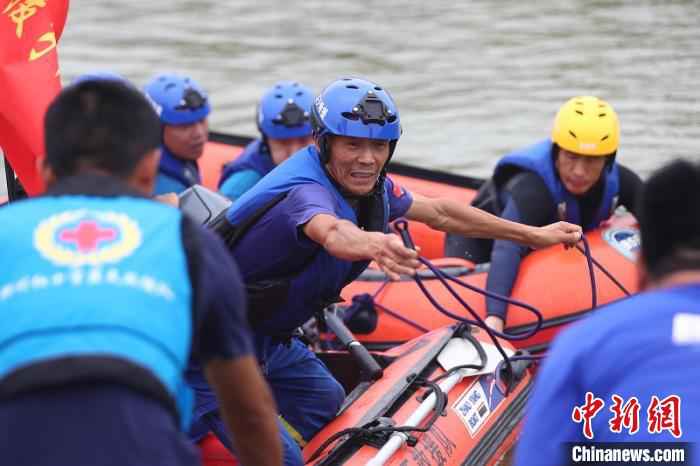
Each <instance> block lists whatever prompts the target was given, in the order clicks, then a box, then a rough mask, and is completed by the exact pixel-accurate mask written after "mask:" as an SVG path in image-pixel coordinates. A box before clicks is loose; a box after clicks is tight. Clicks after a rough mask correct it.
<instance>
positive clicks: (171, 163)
mask: <svg viewBox="0 0 700 466" xmlns="http://www.w3.org/2000/svg"><path fill="white" fill-rule="evenodd" d="M160 150H161V155H160V163H159V165H158V180H157V181H156V190H155V194H164V193H166V192H176V193H180V192H182V191H184V190H185V189H187V188H189V187H190V186H193V185H195V184H201V182H202V181H201V177H200V176H199V168H198V167H197V164H196V163H195V162H191V161H188V160H182V159H180V158H178V157H176V156H175V155H173V153H172V152H170V151H169V150H168V148H167V147H165V145H164V144H163V145H161V147H160Z"/></svg>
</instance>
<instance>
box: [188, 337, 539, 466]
mask: <svg viewBox="0 0 700 466" xmlns="http://www.w3.org/2000/svg"><path fill="white" fill-rule="evenodd" d="M499 342H500V344H501V346H502V348H503V351H504V352H505V353H506V354H507V356H508V357H509V361H510V366H509V368H508V369H506V364H505V363H504V359H503V358H502V356H501V354H500V353H499V351H498V349H497V348H496V346H495V345H494V344H493V342H492V341H491V340H490V339H489V337H488V335H487V334H486V332H484V331H483V330H481V329H479V328H477V327H469V326H463V325H452V326H448V327H444V328H441V329H438V330H435V331H433V332H429V333H426V334H424V335H422V336H420V337H418V338H415V339H413V340H411V341H410V342H407V343H405V344H403V345H400V346H396V347H394V348H392V349H390V350H388V351H385V352H378V353H375V354H374V356H375V358H376V359H377V360H378V361H379V362H380V363H381V364H382V366H384V370H383V376H382V377H381V378H379V379H378V380H375V381H371V380H367V378H366V377H365V378H364V380H363V376H362V374H361V373H360V372H359V370H358V369H357V366H355V365H354V362H353V361H351V360H349V356H348V353H346V352H325V353H321V354H320V355H319V356H320V357H321V358H322V359H323V360H324V362H325V363H326V364H327V365H328V367H329V368H330V370H331V372H333V374H334V375H335V376H336V377H337V378H338V380H340V381H341V383H343V384H344V385H345V386H346V389H347V390H348V393H349V395H348V397H347V398H346V400H345V403H344V405H343V407H341V411H340V413H339V414H338V416H337V417H336V418H335V419H334V420H333V421H331V422H330V423H329V424H328V425H326V426H325V427H324V428H323V429H322V430H321V431H320V432H319V433H318V434H317V435H316V436H315V437H314V438H313V439H312V440H311V441H310V442H309V443H308V444H307V445H306V446H305V447H304V448H303V450H302V453H303V455H304V461H305V462H306V464H314V465H340V464H343V465H358V466H359V465H373V466H380V465H394V466H399V465H423V466H428V465H441V466H449V465H474V466H476V465H478V466H489V465H495V464H502V463H501V461H502V460H503V458H504V456H506V455H507V454H508V453H509V452H510V450H511V449H512V448H513V446H514V444H515V441H516V438H517V435H518V432H519V429H520V424H521V421H522V419H523V414H524V408H525V403H526V400H527V397H528V394H529V392H530V389H531V382H532V378H531V374H530V371H529V369H528V368H527V367H528V364H529V362H528V361H527V360H525V361H523V360H518V358H519V356H518V355H517V353H515V351H514V349H513V348H512V347H511V346H510V345H509V344H508V343H506V342H502V341H499ZM358 381H359V383H358ZM200 447H201V449H202V458H203V463H204V465H205V466H227V465H233V464H236V463H235V460H234V459H233V458H232V457H229V458H226V451H225V450H224V449H223V447H222V446H221V444H220V443H219V442H218V440H217V439H216V438H215V437H213V436H209V437H207V438H205V439H204V440H203V441H202V443H201V444H200Z"/></svg>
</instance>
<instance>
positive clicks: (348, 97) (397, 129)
mask: <svg viewBox="0 0 700 466" xmlns="http://www.w3.org/2000/svg"><path fill="white" fill-rule="evenodd" d="M311 124H312V125H313V129H314V137H315V138H316V140H317V143H318V145H319V148H320V152H321V157H322V159H323V161H324V163H327V162H328V158H329V153H328V142H327V136H328V135H329V134H332V135H336V136H350V137H356V138H368V139H381V140H384V141H389V144H390V145H389V159H391V156H392V155H393V153H394V149H395V148H396V143H397V142H398V140H399V138H400V137H401V120H400V119H399V111H398V109H397V108H396V104H395V103H394V100H393V99H392V98H391V96H390V95H389V93H388V92H387V91H386V90H384V88H382V87H381V86H378V85H377V84H375V83H373V82H371V81H367V80H365V79H360V78H342V79H339V80H337V81H334V82H332V83H331V84H329V85H328V86H327V87H326V88H325V89H324V90H323V91H322V92H321V94H319V95H318V96H317V97H316V99H315V101H314V105H313V108H312V110H311Z"/></svg>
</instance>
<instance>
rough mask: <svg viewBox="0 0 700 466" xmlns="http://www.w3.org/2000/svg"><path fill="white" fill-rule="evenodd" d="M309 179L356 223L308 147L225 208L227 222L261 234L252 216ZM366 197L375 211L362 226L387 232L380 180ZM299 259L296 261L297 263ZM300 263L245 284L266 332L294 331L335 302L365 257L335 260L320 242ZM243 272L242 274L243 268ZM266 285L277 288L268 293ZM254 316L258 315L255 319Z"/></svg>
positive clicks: (340, 212) (338, 210) (301, 251)
mask: <svg viewBox="0 0 700 466" xmlns="http://www.w3.org/2000/svg"><path fill="white" fill-rule="evenodd" d="M307 183H313V184H317V185H320V186H322V187H323V188H324V189H326V190H327V191H328V192H329V193H331V195H332V196H333V199H334V200H335V201H336V203H335V215H336V216H337V217H338V218H340V219H345V220H348V221H351V222H353V223H354V224H355V225H357V224H358V219H357V215H356V213H355V211H354V210H353V208H352V207H351V206H350V204H349V203H348V202H347V200H346V199H345V198H344V197H343V195H342V194H341V193H340V191H339V190H338V188H337V187H336V185H335V184H334V182H333V181H331V179H330V178H329V176H328V175H327V173H326V172H325V170H324V168H323V166H322V165H321V161H320V158H319V153H318V150H317V149H316V147H315V146H309V147H306V148H304V149H302V150H300V151H299V152H297V153H296V154H294V155H292V157H290V158H289V159H288V160H287V161H286V162H285V163H283V164H281V165H279V166H277V167H276V168H275V169H274V170H273V171H271V172H270V173H269V174H268V175H267V176H266V177H265V178H263V179H262V180H260V182H258V184H256V185H255V186H254V187H253V188H252V189H250V190H249V191H247V192H246V193H245V194H244V195H243V196H241V197H240V198H239V199H238V200H237V201H236V202H234V204H233V205H232V206H231V208H230V209H229V211H228V212H227V215H226V219H227V221H228V222H227V223H228V224H230V225H232V228H233V229H234V230H235V229H236V228H241V227H242V228H243V229H244V230H245V231H242V232H240V233H239V234H240V236H242V235H243V234H245V235H251V237H253V238H258V236H261V235H258V236H256V224H255V223H253V224H250V219H251V218H256V219H260V218H261V217H262V214H263V213H264V212H265V211H266V210H269V209H271V208H272V207H273V206H274V205H276V204H277V203H278V202H280V201H281V200H282V199H283V198H284V196H286V194H287V193H288V192H289V191H290V190H291V189H292V188H294V187H296V186H299V185H302V184H307ZM370 199H371V201H370V202H371V203H372V207H371V212H373V214H372V215H371V218H370V219H369V221H368V222H367V223H368V225H364V227H365V229H366V230H370V231H386V230H387V224H388V221H389V199H388V196H387V193H386V190H385V189H384V185H383V184H382V185H381V186H380V188H379V189H377V191H376V192H375V194H373V195H372V196H371V198H370ZM270 240H271V239H270V238H264V237H260V238H259V241H260V247H261V248H262V247H265V243H266V242H267V241H270ZM229 246H233V247H232V251H233V254H234V256H235V255H236V248H235V244H233V245H232V244H231V243H230V242H229ZM296 252H297V251H295V253H296ZM298 252H299V254H308V249H303V248H301V247H300V248H299V251H298ZM290 262H291V261H290ZM298 263H299V261H296V262H295V264H298ZM303 263H304V265H303V266H302V267H301V269H300V268H299V266H298V265H291V264H290V266H289V267H288V268H285V267H284V266H282V267H281V268H280V269H279V270H277V271H276V276H275V277H262V278H261V279H260V280H256V283H246V286H247V288H248V293H249V309H250V312H251V313H253V315H252V319H251V320H252V321H253V325H254V327H255V328H256V330H257V331H259V332H262V333H264V334H270V335H277V334H286V333H288V332H290V331H292V330H293V329H294V328H296V327H298V326H299V325H301V324H303V323H304V322H306V321H307V320H308V319H309V318H310V317H311V316H312V315H313V314H314V312H316V311H318V310H320V309H321V308H323V307H324V306H326V305H328V304H330V303H332V302H334V301H337V300H338V296H339V294H340V291H341V290H342V289H343V287H344V286H345V285H347V284H348V283H350V282H351V281H352V280H354V279H355V278H357V276H359V274H360V273H362V271H363V270H364V269H365V268H366V267H367V265H368V264H369V261H356V262H351V261H347V260H342V259H338V258H336V257H334V256H331V255H330V254H329V253H328V252H326V251H325V249H323V248H322V247H320V246H318V248H317V250H316V252H315V253H314V254H313V255H312V256H311V257H309V258H308V260H305V261H303ZM243 272H244V275H245V270H244V271H243ZM279 277H284V278H282V279H279ZM267 278H269V280H267ZM271 282H272V283H271ZM281 283H282V284H281ZM270 287H272V288H274V289H275V290H276V291H275V292H272V291H271V289H270ZM256 295H262V296H267V297H270V296H273V295H275V296H276V298H275V299H272V300H263V301H266V302H258V301H257V300H256ZM255 314H258V318H257V319H256V317H255ZM256 320H258V322H257V323H256V322H255V321H256Z"/></svg>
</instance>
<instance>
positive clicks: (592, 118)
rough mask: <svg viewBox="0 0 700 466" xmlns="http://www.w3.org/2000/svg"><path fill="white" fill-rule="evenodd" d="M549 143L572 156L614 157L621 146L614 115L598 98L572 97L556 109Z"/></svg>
mask: <svg viewBox="0 0 700 466" xmlns="http://www.w3.org/2000/svg"><path fill="white" fill-rule="evenodd" d="M552 141H554V142H555V143H556V144H557V145H558V146H559V147H561V148H562V149H566V150H568V151H569V152H573V153H575V154H580V155H589V156H593V157H600V156H605V155H610V154H613V153H615V152H616V151H617V146H618V144H619V143H620V123H619V121H618V119H617V113H615V110H613V108H612V107H611V106H610V105H609V104H608V103H607V102H605V101H604V100H601V99H599V98H597V97H592V96H580V97H574V98H573V99H570V100H569V101H568V102H566V103H565V104H564V105H562V106H561V108H560V109H559V112H558V113H557V116H556V118H555V119H554V127H553V128H552Z"/></svg>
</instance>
